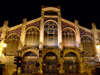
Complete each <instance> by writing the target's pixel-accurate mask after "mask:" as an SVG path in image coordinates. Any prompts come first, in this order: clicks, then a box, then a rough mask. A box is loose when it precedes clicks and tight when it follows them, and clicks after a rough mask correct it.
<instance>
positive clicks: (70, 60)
mask: <svg viewBox="0 0 100 75" xmlns="http://www.w3.org/2000/svg"><path fill="white" fill-rule="evenodd" d="M64 70H65V73H78V58H77V56H76V54H75V53H73V52H70V53H68V54H66V55H65V56H64Z"/></svg>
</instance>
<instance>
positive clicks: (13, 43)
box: [6, 35, 20, 55]
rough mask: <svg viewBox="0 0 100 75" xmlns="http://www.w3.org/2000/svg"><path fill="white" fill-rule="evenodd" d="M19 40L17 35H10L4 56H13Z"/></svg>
mask: <svg viewBox="0 0 100 75" xmlns="http://www.w3.org/2000/svg"><path fill="white" fill-rule="evenodd" d="M19 41H20V38H19V37H18V36H17V35H11V36H9V37H8V39H7V48H6V55H15V54H16V52H17V49H18V44H19Z"/></svg>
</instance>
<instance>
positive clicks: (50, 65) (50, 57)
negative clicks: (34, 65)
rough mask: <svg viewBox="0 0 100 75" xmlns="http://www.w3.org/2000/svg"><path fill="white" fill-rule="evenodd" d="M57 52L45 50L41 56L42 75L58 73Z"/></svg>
mask: <svg viewBox="0 0 100 75" xmlns="http://www.w3.org/2000/svg"><path fill="white" fill-rule="evenodd" d="M59 53H60V52H59V51H57V50H49V49H48V50H45V51H43V54H42V60H43V66H42V67H43V73H58V72H59V70H57V66H56V65H57V63H58V62H59V60H60V56H59Z"/></svg>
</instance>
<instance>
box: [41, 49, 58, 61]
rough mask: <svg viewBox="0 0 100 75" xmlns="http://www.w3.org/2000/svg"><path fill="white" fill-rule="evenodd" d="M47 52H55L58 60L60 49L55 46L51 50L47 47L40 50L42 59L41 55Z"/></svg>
mask: <svg viewBox="0 0 100 75" xmlns="http://www.w3.org/2000/svg"><path fill="white" fill-rule="evenodd" d="M49 52H52V53H55V54H56V55H57V57H58V60H60V51H59V50H58V49H57V48H54V49H52V50H51V49H49V47H48V48H46V49H45V50H43V51H42V60H43V57H44V56H45V55H46V54H47V53H49Z"/></svg>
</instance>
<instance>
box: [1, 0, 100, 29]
mask: <svg viewBox="0 0 100 75" xmlns="http://www.w3.org/2000/svg"><path fill="white" fill-rule="evenodd" d="M41 5H44V6H54V7H56V6H58V5H60V6H61V16H62V18H64V19H67V20H69V21H72V22H74V20H75V19H77V20H78V21H79V24H80V25H81V26H84V27H86V28H89V29H91V28H92V26H91V23H92V22H93V23H96V25H97V28H98V29H100V26H99V25H100V2H99V0H98V1H97V0H93V1H92V0H0V27H1V26H2V25H3V23H4V20H9V25H8V26H9V27H12V26H15V25H18V24H20V23H22V20H23V18H27V20H28V21H29V20H33V19H36V18H38V17H40V16H41Z"/></svg>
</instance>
